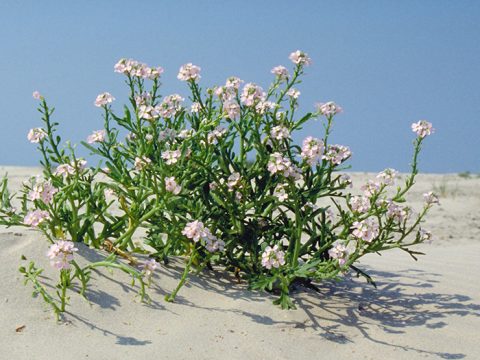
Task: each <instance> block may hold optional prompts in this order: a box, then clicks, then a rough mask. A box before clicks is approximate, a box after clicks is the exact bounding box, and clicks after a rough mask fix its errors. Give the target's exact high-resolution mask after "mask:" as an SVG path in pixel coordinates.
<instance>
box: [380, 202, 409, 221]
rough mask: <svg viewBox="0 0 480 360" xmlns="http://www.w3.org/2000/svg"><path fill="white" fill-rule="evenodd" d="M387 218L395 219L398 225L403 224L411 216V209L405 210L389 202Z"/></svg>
mask: <svg viewBox="0 0 480 360" xmlns="http://www.w3.org/2000/svg"><path fill="white" fill-rule="evenodd" d="M386 215H387V218H390V219H393V220H394V221H395V222H397V223H399V224H400V223H402V222H403V221H404V220H405V219H407V218H408V217H409V215H410V212H409V208H403V207H401V206H400V205H398V204H395V203H394V202H393V201H391V200H389V201H388V202H387V214H386Z"/></svg>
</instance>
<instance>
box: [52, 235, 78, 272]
mask: <svg viewBox="0 0 480 360" xmlns="http://www.w3.org/2000/svg"><path fill="white" fill-rule="evenodd" d="M76 251H78V249H77V248H76V247H75V244H74V243H73V242H72V241H64V240H58V241H56V242H55V243H54V244H52V245H50V248H49V249H48V252H47V257H48V258H49V259H50V264H51V265H52V266H53V267H54V268H55V269H58V270H68V269H70V262H71V261H72V260H73V253H74V252H76Z"/></svg>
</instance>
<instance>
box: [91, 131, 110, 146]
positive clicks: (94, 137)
mask: <svg viewBox="0 0 480 360" xmlns="http://www.w3.org/2000/svg"><path fill="white" fill-rule="evenodd" d="M105 136H107V131H106V130H105V129H102V130H96V131H94V132H93V133H92V134H91V135H89V136H88V137H87V143H89V144H93V143H97V142H98V143H101V142H104V141H105Z"/></svg>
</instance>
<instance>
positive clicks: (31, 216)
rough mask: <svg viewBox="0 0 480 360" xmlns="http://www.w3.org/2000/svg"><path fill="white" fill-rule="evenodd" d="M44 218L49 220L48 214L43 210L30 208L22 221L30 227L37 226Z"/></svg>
mask: <svg viewBox="0 0 480 360" xmlns="http://www.w3.org/2000/svg"><path fill="white" fill-rule="evenodd" d="M45 220H50V214H49V213H48V211H45V210H39V209H37V210H32V211H30V212H28V213H27V215H25V218H24V219H23V223H24V224H25V225H29V226H31V227H38V226H39V225H40V224H42V223H43V222H44V221H45Z"/></svg>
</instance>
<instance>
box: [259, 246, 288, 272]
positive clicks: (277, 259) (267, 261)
mask: <svg viewBox="0 0 480 360" xmlns="http://www.w3.org/2000/svg"><path fill="white" fill-rule="evenodd" d="M282 265H285V253H284V252H283V251H282V250H280V249H279V247H278V245H275V246H274V247H273V248H272V247H270V246H267V247H266V248H265V251H264V252H263V253H262V266H263V267H264V268H266V269H269V270H270V269H271V268H272V267H274V268H276V269H278V268H279V267H280V266H282Z"/></svg>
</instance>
